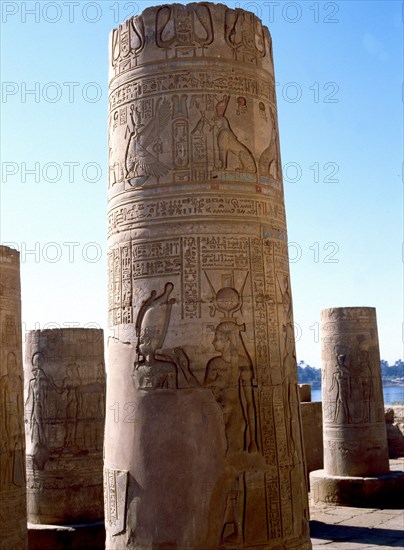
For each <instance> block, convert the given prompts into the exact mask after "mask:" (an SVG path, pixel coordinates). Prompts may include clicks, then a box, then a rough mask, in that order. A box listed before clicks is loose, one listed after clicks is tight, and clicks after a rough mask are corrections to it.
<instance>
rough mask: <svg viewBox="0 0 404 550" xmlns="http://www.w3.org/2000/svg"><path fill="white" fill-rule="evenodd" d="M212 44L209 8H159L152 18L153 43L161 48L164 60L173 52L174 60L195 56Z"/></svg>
mask: <svg viewBox="0 0 404 550" xmlns="http://www.w3.org/2000/svg"><path fill="white" fill-rule="evenodd" d="M212 41H213V22H212V16H211V14H210V11H209V7H208V6H206V5H204V4H199V5H197V6H194V7H188V6H180V5H174V6H162V7H161V8H160V9H159V11H158V12H157V17H156V43H157V46H158V47H159V48H164V49H165V51H166V56H168V53H169V51H170V50H173V52H174V55H175V56H182V57H184V56H196V55H197V51H198V49H199V50H200V51H201V55H202V56H203V55H204V49H205V48H206V47H207V46H208V45H209V44H211V43H212Z"/></svg>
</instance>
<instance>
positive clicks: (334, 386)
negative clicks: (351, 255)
mask: <svg viewBox="0 0 404 550" xmlns="http://www.w3.org/2000/svg"><path fill="white" fill-rule="evenodd" d="M321 342H322V363H323V364H322V368H323V373H322V376H323V379H322V402H323V434H324V435H323V437H324V470H319V471H316V472H313V473H312V474H311V475H310V486H311V487H312V490H313V492H314V495H315V498H316V499H317V500H325V501H330V502H335V503H339V504H351V505H361V504H369V505H370V504H371V501H372V502H373V504H375V505H378V504H382V499H383V498H385V497H387V500H388V501H390V503H392V501H393V500H394V491H395V490H396V488H395V486H396V485H397V483H401V487H402V481H403V479H404V478H401V481H400V480H397V479H396V477H397V476H396V475H395V474H390V473H389V472H390V469H389V457H388V448H387V436H386V423H385V419H384V405H383V391H382V381H381V371H380V354H379V342H378V336H377V324H376V310H375V309H374V308H371V307H346V308H342V307H341V308H331V309H325V310H323V311H322V312H321ZM391 475H392V476H393V478H391ZM390 478H391V479H390Z"/></svg>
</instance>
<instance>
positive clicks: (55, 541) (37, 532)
mask: <svg viewBox="0 0 404 550" xmlns="http://www.w3.org/2000/svg"><path fill="white" fill-rule="evenodd" d="M28 548H29V550H64V549H65V548H69V550H83V548H85V549H86V550H104V548H105V527H104V522H103V521H97V522H94V523H84V524H82V525H42V524H36V523H28Z"/></svg>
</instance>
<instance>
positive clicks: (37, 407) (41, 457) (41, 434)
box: [25, 352, 60, 470]
mask: <svg viewBox="0 0 404 550" xmlns="http://www.w3.org/2000/svg"><path fill="white" fill-rule="evenodd" d="M31 362H32V367H33V368H32V374H33V376H34V377H33V378H31V380H30V381H29V383H28V396H27V399H26V402H25V406H26V407H27V405H28V404H29V403H30V402H31V403H32V404H31V410H30V412H29V427H30V433H31V443H34V442H35V447H34V450H33V456H34V462H35V464H36V466H37V467H38V469H40V470H42V469H43V468H44V467H45V463H46V461H47V460H48V457H49V448H48V441H47V434H46V426H45V421H46V418H45V417H46V410H45V408H44V404H45V403H46V402H47V394H48V389H49V388H50V387H52V388H53V389H54V390H56V391H57V392H58V393H60V390H59V389H58V388H57V387H56V385H55V383H54V382H53V380H52V378H51V377H50V376H48V375H47V374H46V372H45V371H44V368H43V367H44V365H45V357H44V355H43V353H41V352H36V353H34V355H33V356H32V360H31ZM28 410H29V409H28Z"/></svg>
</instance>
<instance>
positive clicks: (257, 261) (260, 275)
mask: <svg viewBox="0 0 404 550" xmlns="http://www.w3.org/2000/svg"><path fill="white" fill-rule="evenodd" d="M262 248H263V247H262V240H261V239H253V240H252V242H251V250H250V262H251V274H252V280H253V288H252V295H253V301H254V333H255V352H256V355H255V357H256V363H257V375H258V380H259V382H261V383H263V384H268V383H269V375H270V373H269V369H268V365H269V354H268V344H267V342H268V334H267V332H268V328H267V327H268V320H267V310H266V304H265V296H266V290H267V289H266V281H265V274H264V262H263V249H262Z"/></svg>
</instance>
